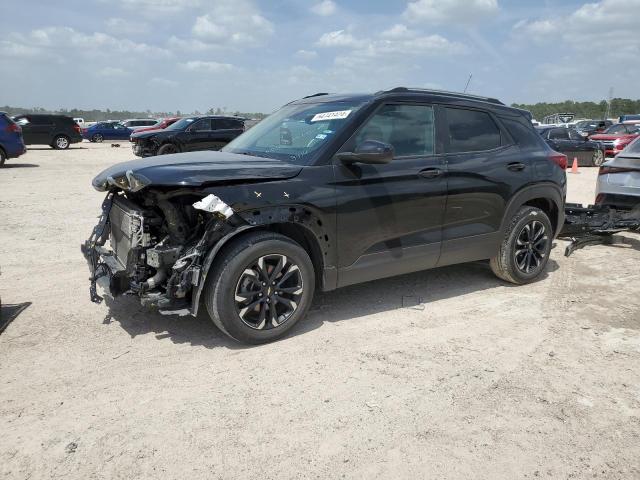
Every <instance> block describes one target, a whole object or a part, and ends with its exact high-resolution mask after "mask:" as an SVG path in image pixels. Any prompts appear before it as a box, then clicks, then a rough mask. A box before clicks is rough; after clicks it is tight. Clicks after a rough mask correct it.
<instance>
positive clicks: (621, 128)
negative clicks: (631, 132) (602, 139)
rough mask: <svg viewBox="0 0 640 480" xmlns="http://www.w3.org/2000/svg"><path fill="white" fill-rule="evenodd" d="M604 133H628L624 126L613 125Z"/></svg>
mask: <svg viewBox="0 0 640 480" xmlns="http://www.w3.org/2000/svg"><path fill="white" fill-rule="evenodd" d="M604 133H627V127H625V126H624V125H620V124H618V125H612V126H610V127H609V128H607V129H606V130H605V131H604Z"/></svg>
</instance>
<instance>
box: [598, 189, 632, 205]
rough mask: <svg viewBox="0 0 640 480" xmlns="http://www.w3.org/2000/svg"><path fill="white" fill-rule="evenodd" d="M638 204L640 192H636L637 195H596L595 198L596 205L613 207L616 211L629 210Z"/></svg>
mask: <svg viewBox="0 0 640 480" xmlns="http://www.w3.org/2000/svg"><path fill="white" fill-rule="evenodd" d="M636 190H639V189H636ZM639 204H640V191H639V192H637V195H625V194H621V193H598V194H597V196H596V205H603V206H607V207H613V208H615V209H617V210H631V209H632V208H634V207H636V206H637V205H639Z"/></svg>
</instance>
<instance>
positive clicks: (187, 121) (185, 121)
mask: <svg viewBox="0 0 640 480" xmlns="http://www.w3.org/2000/svg"><path fill="white" fill-rule="evenodd" d="M196 120H197V119H196V118H181V119H180V120H178V121H177V122H176V123H173V124H171V125H169V126H168V127H167V128H166V129H167V130H184V129H185V128H187V127H188V126H189V125H191V124H192V123H193V122H195V121H196Z"/></svg>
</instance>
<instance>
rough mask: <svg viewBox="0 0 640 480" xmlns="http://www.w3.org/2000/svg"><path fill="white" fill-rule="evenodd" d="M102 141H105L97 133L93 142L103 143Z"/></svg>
mask: <svg viewBox="0 0 640 480" xmlns="http://www.w3.org/2000/svg"><path fill="white" fill-rule="evenodd" d="M102 140H103V138H102V135H100V134H99V133H96V134H95V135H94V136H93V141H94V142H96V143H102Z"/></svg>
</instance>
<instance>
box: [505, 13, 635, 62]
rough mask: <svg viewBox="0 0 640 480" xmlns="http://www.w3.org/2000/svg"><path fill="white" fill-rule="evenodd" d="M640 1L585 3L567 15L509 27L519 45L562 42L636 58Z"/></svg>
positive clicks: (608, 55) (585, 48) (567, 44)
mask: <svg viewBox="0 0 640 480" xmlns="http://www.w3.org/2000/svg"><path fill="white" fill-rule="evenodd" d="M638 18H640V0H602V1H600V2H596V3H587V4H584V5H583V6H581V7H580V8H578V9H577V10H576V11H575V12H573V13H572V14H570V15H567V16H557V17H552V18H541V19H536V20H521V21H519V22H518V23H516V24H515V25H514V26H513V30H512V38H513V39H514V40H516V41H517V42H518V43H520V44H528V43H531V42H532V43H535V44H544V43H549V44H552V43H555V44H558V42H560V41H561V42H563V43H564V44H565V45H566V46H568V47H571V48H574V49H576V50H578V51H583V52H585V53H592V52H593V46H594V45H597V46H598V48H599V49H601V50H607V55H605V56H602V57H601V59H604V58H606V57H609V58H610V57H611V56H612V55H613V56H615V55H625V54H626V55H629V56H631V55H637V54H638V53H640V52H639V51H640V37H638V35H637V29H638V22H637V19H638Z"/></svg>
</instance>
